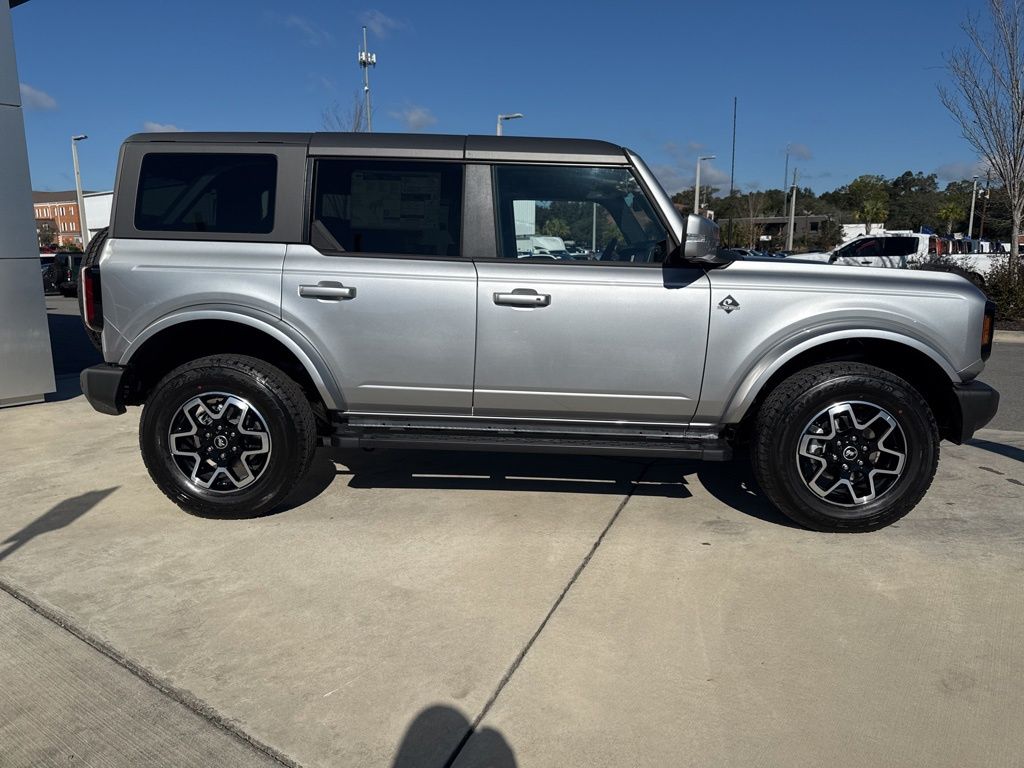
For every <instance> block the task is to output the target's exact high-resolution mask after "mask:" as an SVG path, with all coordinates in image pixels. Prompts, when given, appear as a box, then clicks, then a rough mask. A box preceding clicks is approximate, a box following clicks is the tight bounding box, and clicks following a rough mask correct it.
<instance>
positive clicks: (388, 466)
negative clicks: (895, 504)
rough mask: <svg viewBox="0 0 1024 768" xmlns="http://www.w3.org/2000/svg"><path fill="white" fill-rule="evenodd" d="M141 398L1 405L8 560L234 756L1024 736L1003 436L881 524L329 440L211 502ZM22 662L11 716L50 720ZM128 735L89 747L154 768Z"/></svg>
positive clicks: (478, 758)
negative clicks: (834, 528)
mask: <svg viewBox="0 0 1024 768" xmlns="http://www.w3.org/2000/svg"><path fill="white" fill-rule="evenodd" d="M137 418H138V412H137V411H135V410H133V411H132V412H131V413H130V414H129V415H128V416H125V417H120V418H109V417H104V416H101V415H99V414H96V413H94V412H92V411H91V409H89V407H88V405H87V404H86V403H84V401H83V400H82V399H81V398H73V399H70V400H67V401H64V402H57V403H48V404H44V405H37V406H28V407H24V408H19V409H11V410H6V411H0V432H2V433H3V435H4V436H5V437H7V436H16V439H11V438H9V437H8V438H7V439H5V440H4V441H2V443H0V467H3V477H2V483H0V542H2V543H0V582H2V583H3V584H4V585H5V587H6V588H7V589H9V590H11V591H13V592H15V593H17V594H19V595H21V596H23V597H24V598H25V599H27V600H29V601H30V602H34V603H36V604H37V605H38V606H39V607H40V608H41V609H42V610H44V611H45V612H51V611H52V612H56V613H58V614H59V615H61V616H63V617H65V619H66V622H67V623H68V624H69V625H70V626H71V627H72V629H74V631H75V632H77V633H78V634H79V635H80V636H81V637H84V638H86V639H87V640H89V641H90V642H92V643H94V644H95V645H97V646H99V647H101V648H106V649H108V650H109V651H110V653H111V655H112V656H113V657H114V658H116V659H117V660H118V661H119V663H121V664H122V665H124V666H126V667H127V668H128V669H131V670H135V671H136V672H139V673H140V674H142V675H143V676H144V677H145V678H146V679H147V680H149V681H151V682H152V683H153V684H154V685H155V686H157V688H161V689H164V690H165V691H166V692H167V695H168V697H169V699H170V700H171V701H170V703H171V704H174V705H175V706H179V704H180V705H181V706H186V707H189V708H191V709H192V710H193V711H194V712H195V713H196V716H197V717H199V718H203V719H208V720H209V721H212V723H213V725H211V727H214V726H216V727H217V728H219V729H220V730H221V731H225V729H227V730H226V731H225V732H226V733H233V734H234V735H233V736H232V737H231V740H229V741H230V743H231V746H232V747H238V746H241V747H246V746H247V744H246V742H245V740H246V739H248V740H251V741H253V742H255V743H256V744H258V745H262V746H264V747H265V748H266V749H267V750H269V751H270V752H273V753H276V754H277V755H279V756H280V758H281V759H282V760H283V761H284V762H285V763H295V764H300V765H307V766H334V765H374V766H376V765H385V766H386V765H391V764H395V765H402V766H413V765H424V766H428V765H429V766H441V765H444V764H445V762H446V760H448V759H449V757H451V756H452V755H453V754H456V753H457V762H456V764H457V765H459V766H473V765H500V766H511V765H521V766H546V765H623V764H627V765H652V766H653V765H665V764H673V765H723V766H728V765H744V766H745V765H749V764H764V765H769V764H786V765H812V764H814V765H820V764H822V763H825V762H828V763H831V764H833V765H835V766H862V765H865V764H900V765H922V766H924V765H928V766H931V767H934V766H945V765H949V766H954V765H956V766H962V765H981V764H984V765H1013V764H1014V763H1013V761H1014V760H1016V759H1017V756H1018V755H1019V754H1021V753H1022V751H1024V741H1022V739H1024V737H1022V736H1021V735H1020V733H1019V730H1018V729H1016V727H1015V718H1014V717H1012V716H1011V713H1014V712H1019V711H1021V710H1024V693H1022V688H1021V686H1019V685H1018V682H1019V680H1020V679H1022V677H1024V652H1022V651H1024V648H1022V647H1021V641H1020V640H1019V627H1020V625H1021V620H1022V619H1024V589H1022V587H1024V559H1022V556H1021V554H1020V552H1021V545H1022V543H1024V526H1022V520H1021V513H1022V510H1024V504H1022V499H1024V464H1022V459H1024V434H1022V433H1020V432H1001V431H986V432H984V433H982V435H980V436H979V437H980V440H979V441H978V443H977V444H975V445H972V446H960V447H954V446H949V445H944V446H943V458H942V461H941V464H940V469H939V475H938V477H937V478H936V482H935V486H934V487H933V489H932V491H931V493H930V494H929V495H928V496H927V497H926V499H925V501H924V502H923V503H922V504H921V506H920V507H919V508H918V509H917V510H915V511H914V512H912V513H911V515H910V516H908V517H907V518H906V519H905V520H904V521H902V522H901V523H900V524H898V526H894V527H891V528H889V529H886V530H883V531H880V532H878V533H874V534H870V535H864V536H826V535H822V534H816V533H810V532H807V531H803V530H800V529H797V528H794V527H791V526H789V525H788V524H787V523H786V522H785V520H784V519H782V518H781V517H780V516H779V515H778V514H777V513H776V512H775V511H774V510H772V509H771V508H770V507H769V506H767V505H766V504H765V502H764V501H763V500H762V499H761V498H760V497H759V496H758V495H757V492H756V488H755V487H754V486H753V485H752V483H751V480H750V477H749V472H747V469H746V466H745V465H744V464H742V463H734V464H727V465H714V464H706V465H697V464H678V463H671V462H660V463H655V464H650V463H646V462H645V463H639V462H631V461H623V460H615V459H603V458H595V459H588V458H566V457H547V456H517V455H508V454H479V455H472V454H453V453H434V454H430V453H418V452H411V453H400V452H396V453H385V452H375V453H364V452H358V453H328V452H324V453H322V454H321V455H320V456H319V457H318V462H317V466H316V468H315V470H314V473H313V476H312V477H311V478H310V480H309V481H308V482H307V483H306V485H305V486H304V487H303V488H302V489H300V492H299V493H298V494H297V496H296V497H295V498H294V499H293V500H292V502H291V508H289V509H286V510H285V511H282V512H280V513H278V514H275V515H272V516H269V517H265V518H261V519H255V520H241V521H222V520H200V519H196V518H192V517H189V516H187V515H185V514H184V513H182V512H180V511H179V510H178V509H177V508H176V507H174V506H173V505H172V504H170V503H169V502H168V501H166V500H165V499H164V497H163V496H161V495H160V494H159V492H158V491H157V490H156V489H155V487H154V486H153V485H152V483H151V482H150V481H149V478H148V476H147V475H146V472H145V469H144V468H143V466H142V463H141V459H140V458H139V455H138V448H137V442H136V433H135V430H136V426H137ZM40 620H42V619H40ZM72 641H73V642H74V643H79V644H82V641H81V640H78V639H75V638H70V639H69V640H68V642H72ZM83 647H84V648H86V649H87V650H88V651H89V653H93V654H95V653H98V652H97V651H93V650H92V649H91V648H89V647H88V646H83ZM11 653H12V651H11V647H9V645H8V643H7V642H6V641H5V642H4V644H3V645H0V657H3V658H2V660H0V666H2V665H3V664H6V663H8V659H9V657H10V654H11ZM102 661H103V662H104V663H107V662H108V661H109V659H107V658H104V659H103V660H102ZM68 663H69V664H70V665H71V667H73V668H78V665H79V664H80V663H81V662H79V661H77V660H75V659H74V658H71V657H69V661H68ZM109 663H114V662H113V661H109ZM19 664H20V666H19V668H20V669H26V667H25V665H24V663H23V662H19ZM52 664H53V661H51V660H47V658H44V657H42V656H40V662H39V665H40V669H39V671H38V679H39V680H44V679H45V677H44V676H45V675H46V674H47V671H46V670H47V669H49V668H50V666H52ZM79 674H80V676H82V677H84V678H85V679H90V678H91V675H92V673H89V672H88V671H85V672H80V673H79ZM126 674H127V672H126ZM31 679H32V675H31V674H28V675H25V676H23V677H21V678H19V680H20V681H21V682H15V683H14V684H12V685H9V686H5V688H6V689H7V690H8V691H12V692H13V694H9V695H10V696H11V697H12V698H11V699H9V700H8V704H7V705H6V706H7V707H9V708H11V707H13V708H21V710H33V708H34V711H46V710H45V708H44V709H40V708H39V705H38V703H37V697H38V696H40V695H41V694H40V689H39V688H31V687H29V683H28V681H29V680H31ZM150 690H156V689H154V688H153V687H152V686H150ZM12 702H13V703H12ZM477 721H479V723H478V727H477V729H476V731H475V734H474V735H472V737H471V738H469V739H468V740H466V739H465V738H464V737H465V736H466V735H467V734H468V733H469V730H470V728H471V726H472V725H473V724H474V723H477ZM18 722H21V725H18ZM59 723H60V721H59V720H58V721H56V724H54V725H53V728H54V729H56V730H53V729H51V730H50V731H48V732H47V733H50V734H51V736H50V738H56V736H55V735H53V734H56V733H57V732H58V731H59V728H60V725H59ZM108 723H109V724H111V727H112V728H113V729H114V730H117V728H118V727H120V728H121V729H127V730H128V731H132V730H137V729H138V727H139V726H138V725H137V723H136V722H135V720H134V719H133V717H132V713H131V712H128V711H125V710H111V711H110V712H109V717H108ZM26 728H27V726H25V724H24V721H16V723H15V725H14V726H13V728H9V730H8V732H7V733H4V734H3V735H2V736H3V738H4V740H12V739H13V740H14V741H16V742H18V743H23V742H25V743H27V741H28V740H29V739H30V738H36V737H33V736H31V733H32V732H31V731H30V730H26ZM113 752H114V753H115V754H113V755H111V752H110V751H108V752H106V753H102V754H101V753H98V752H97V753H95V754H94V755H92V756H91V757H90V755H89V754H87V753H84V754H81V755H80V756H79V759H80V760H81V764H84V765H97V764H102V765H133V766H134V765H146V764H147V763H146V762H145V760H143V759H141V758H140V759H137V760H135V759H129V758H128V757H127V756H126V755H127V753H125V754H124V755H121V757H120V758H119V757H118V756H117V754H116V752H117V750H113ZM13 754H19V755H20V757H19V758H18V760H14V759H13V758H11V757H8V758H7V762H6V763H4V762H3V761H2V760H0V764H4V765H5V766H6V765H31V764H34V763H33V762H32V760H31V759H29V758H26V757H24V755H25V754H26V753H24V752H23V753H8V755H13ZM257 754H260V755H261V754H263V753H257ZM229 759H230V756H229V757H228V759H225V760H224V761H222V762H225V763H227V764H230V762H229ZM151 764H154V765H156V764H160V763H159V762H152V763H151Z"/></svg>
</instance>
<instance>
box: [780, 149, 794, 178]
mask: <svg viewBox="0 0 1024 768" xmlns="http://www.w3.org/2000/svg"><path fill="white" fill-rule="evenodd" d="M791 146H792V145H791V144H787V145H786V170H785V172H784V173H783V174H782V188H783V189H785V188H786V185H787V184H788V183H789V148H790V147H791Z"/></svg>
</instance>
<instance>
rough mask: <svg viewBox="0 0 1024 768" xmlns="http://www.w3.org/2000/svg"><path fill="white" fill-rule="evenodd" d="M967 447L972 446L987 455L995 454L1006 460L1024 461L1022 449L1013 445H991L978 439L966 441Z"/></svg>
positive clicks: (1023, 450)
mask: <svg viewBox="0 0 1024 768" xmlns="http://www.w3.org/2000/svg"><path fill="white" fill-rule="evenodd" d="M967 445H971V446H974V447H975V448H981V450H983V451H988V452H989V453H997V454H999V455H1000V456H1005V457H1006V458H1008V459H1013V460H1014V461H1024V449H1021V448H1018V447H1016V446H1014V445H1006V444H1005V443H993V442H992V441H991V440H982V439H980V438H974V439H973V440H968V441H967Z"/></svg>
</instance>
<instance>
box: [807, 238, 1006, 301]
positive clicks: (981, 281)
mask: <svg viewBox="0 0 1024 768" xmlns="http://www.w3.org/2000/svg"><path fill="white" fill-rule="evenodd" d="M788 258H790V259H799V260H800V261H821V262H827V263H829V264H840V265H843V266H853V267H855V266H861V267H885V268H888V269H923V270H927V271H930V272H952V273H954V274H958V275H960V276H961V277H964V278H966V279H967V280H969V281H971V282H972V283H974V284H975V285H977V286H978V287H979V288H982V289H984V286H985V276H986V275H987V274H988V273H989V271H990V270H991V268H992V264H993V262H994V260H995V259H999V258H1005V257H1004V256H1001V255H999V254H990V253H974V254H963V255H948V254H946V253H943V252H942V250H941V246H940V239H939V238H937V237H936V236H935V235H929V234H923V233H918V232H880V233H877V234H871V235H859V236H857V237H855V238H854V239H853V240H850V241H848V242H845V243H843V244H842V245H839V246H837V247H836V248H835V249H833V250H831V251H819V252H814V253H798V254H794V255H792V256H789V257H788Z"/></svg>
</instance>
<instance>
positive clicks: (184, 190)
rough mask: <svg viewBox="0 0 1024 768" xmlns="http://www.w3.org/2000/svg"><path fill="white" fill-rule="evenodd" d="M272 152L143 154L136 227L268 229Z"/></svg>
mask: <svg viewBox="0 0 1024 768" xmlns="http://www.w3.org/2000/svg"><path fill="white" fill-rule="evenodd" d="M276 184H277V158H275V157H274V156H273V155H243V154H177V153H159V154H149V155H146V156H145V157H144V158H143V160H142V171H141V173H140V174H139V194H138V197H137V198H136V201H135V228H136V229H140V230H149V231H156V232H234V233H239V234H247V233H249V234H267V233H268V232H270V231H271V230H272V229H273V228H274V189H275V187H276Z"/></svg>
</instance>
